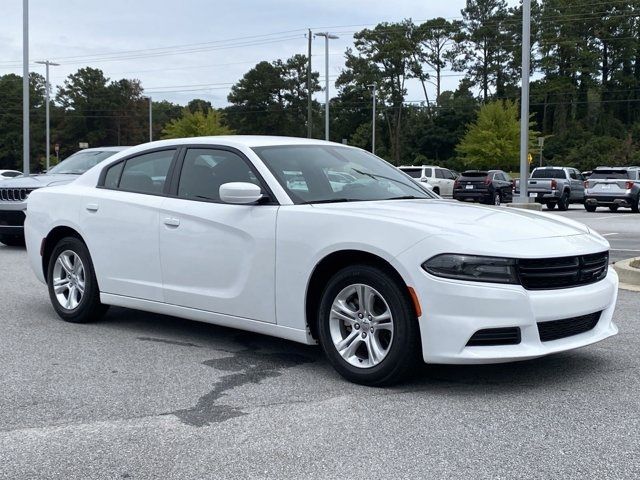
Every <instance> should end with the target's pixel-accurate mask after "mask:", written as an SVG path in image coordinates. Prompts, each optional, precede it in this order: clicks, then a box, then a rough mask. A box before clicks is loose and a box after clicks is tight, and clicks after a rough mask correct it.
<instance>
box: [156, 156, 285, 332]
mask: <svg viewBox="0 0 640 480" xmlns="http://www.w3.org/2000/svg"><path fill="white" fill-rule="evenodd" d="M182 156H183V160H182V162H179V163H181V164H182V167H181V172H180V177H179V180H178V182H177V185H176V187H175V188H176V190H175V192H172V193H173V194H174V195H172V197H171V198H167V199H165V200H164V202H163V204H162V208H161V212H160V256H161V264H162V277H163V284H164V297H165V301H166V302H167V303H170V304H173V305H179V306H184V307H191V308H196V309H199V310H205V311H208V312H214V313H220V314H225V315H232V316H236V317H242V318H248V319H252V320H260V321H265V322H271V323H274V322H275V243H276V217H277V214H278V206H277V205H273V204H262V205H230V204H225V203H222V202H221V200H220V195H219V189H220V186H221V185H222V184H224V183H228V182H251V183H255V184H258V185H260V186H261V187H263V190H264V186H263V185H262V182H261V181H260V180H259V176H258V175H257V174H256V173H255V170H254V169H253V168H252V166H251V165H250V163H249V161H248V160H247V159H246V158H244V157H243V156H241V154H239V153H237V152H234V151H230V150H227V149H222V148H189V149H187V150H186V151H185V152H184V153H183V154H182Z"/></svg>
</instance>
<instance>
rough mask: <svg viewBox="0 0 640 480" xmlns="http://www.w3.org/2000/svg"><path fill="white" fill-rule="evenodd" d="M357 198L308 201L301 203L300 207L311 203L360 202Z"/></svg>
mask: <svg viewBox="0 0 640 480" xmlns="http://www.w3.org/2000/svg"><path fill="white" fill-rule="evenodd" d="M362 201H363V200H360V199H358V198H325V199H323V200H310V201H308V202H302V205H310V204H313V203H340V202H362Z"/></svg>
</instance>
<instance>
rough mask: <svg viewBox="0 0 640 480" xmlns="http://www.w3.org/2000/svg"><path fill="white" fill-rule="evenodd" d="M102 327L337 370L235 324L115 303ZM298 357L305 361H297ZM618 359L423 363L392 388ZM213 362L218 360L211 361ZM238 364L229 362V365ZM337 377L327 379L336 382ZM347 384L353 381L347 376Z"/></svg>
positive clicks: (316, 355) (315, 350)
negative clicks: (228, 324) (133, 307)
mask: <svg viewBox="0 0 640 480" xmlns="http://www.w3.org/2000/svg"><path fill="white" fill-rule="evenodd" d="M100 324H101V325H102V326H103V328H108V329H110V328H115V329H118V330H120V331H122V330H130V331H132V333H134V334H135V335H136V338H137V339H138V340H140V341H150V342H159V343H166V344H176V345H183V346H185V345H186V346H191V347H194V348H203V349H211V350H217V351H224V352H227V353H230V354H238V353H240V354H249V356H250V357H251V361H252V363H253V364H257V365H258V366H259V365H260V363H261V362H262V363H264V367H265V368H267V367H268V368H271V367H272V363H273V362H274V355H275V356H276V357H277V358H278V359H281V358H284V357H286V356H289V357H291V358H292V359H296V362H295V363H297V364H302V363H311V362H314V363H317V367H318V370H319V371H318V375H319V376H323V375H325V374H326V375H335V377H336V378H338V374H337V373H335V372H334V371H333V370H332V369H331V368H328V364H327V361H326V360H325V358H324V355H323V353H322V350H321V349H320V347H318V346H309V345H302V344H298V343H296V342H291V341H288V340H283V339H280V338H275V337H269V336H267V335H261V334H256V333H251V332H246V331H241V330H236V329H233V328H227V327H221V326H217V325H211V324H207V323H201V322H195V321H190V320H184V319H180V318H176V317H170V316H165V315H157V314H152V313H145V312H140V311H136V310H129V309H125V308H112V309H111V310H110V312H109V313H108V314H107V316H106V317H105V319H104V321H102V322H100ZM298 360H300V361H299V362H298ZM245 361H246V359H245V358H243V355H235V357H233V358H230V359H229V360H228V361H227V363H228V362H232V363H233V362H237V363H238V368H239V367H240V366H241V365H242V364H243V363H245ZM611 362H613V360H612V359H611V358H610V357H609V356H608V355H605V354H604V353H603V351H602V350H599V349H589V348H585V349H580V350H574V351H571V352H564V353H558V354H555V355H551V356H548V357H542V358H539V359H534V360H527V361H521V362H513V363H503V364H494V365H420V366H419V367H418V368H417V369H416V371H415V373H414V375H413V376H412V377H411V378H410V379H409V380H408V381H406V382H404V383H402V384H400V385H398V386H396V387H392V388H391V391H398V390H399V391H434V390H439V389H448V390H451V389H456V388H458V389H466V388H469V389H474V390H477V388H478V387H482V388H485V389H486V388H490V389H491V390H493V391H502V392H508V391H521V390H522V389H527V388H532V389H537V388H546V387H553V388H562V387H563V386H564V385H567V386H569V385H572V386H574V385H575V384H576V383H580V382H582V381H589V380H590V379H591V380H592V379H593V376H594V374H596V375H597V374H604V373H605V372H607V371H610V370H611V369H612V368H614V366H613V365H611ZM211 366H214V365H211ZM233 368H235V367H234V366H233V365H225V368H224V369H225V370H227V369H233ZM336 378H333V379H327V380H329V381H335V379H336ZM344 382H345V384H346V385H349V383H348V382H347V381H346V380H345V381H344Z"/></svg>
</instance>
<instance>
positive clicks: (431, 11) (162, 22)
mask: <svg viewBox="0 0 640 480" xmlns="http://www.w3.org/2000/svg"><path fill="white" fill-rule="evenodd" d="M464 3H465V2H464V0H446V1H442V0H392V1H387V0H318V1H304V0H302V1H301V0H269V1H260V0H235V1H216V0H209V1H207V0H182V1H179V2H176V1H171V2H169V1H166V0H84V1H83V0H30V60H31V61H32V62H33V61H36V60H43V59H50V60H53V61H57V62H58V63H60V64H61V66H59V67H52V70H51V71H52V75H51V81H52V84H54V85H59V84H62V82H63V81H64V78H65V77H66V76H67V75H69V74H70V73H73V72H75V71H76V70H77V69H78V68H80V67H83V66H91V67H95V68H100V69H102V70H103V71H104V72H105V75H106V76H107V77H109V78H111V79H113V80H116V79H120V78H137V79H139V80H141V82H142V85H143V87H144V88H145V90H146V91H147V92H148V93H149V94H151V95H152V96H153V98H154V100H155V99H158V100H159V99H167V100H171V101H174V102H178V103H181V104H185V103H186V102H188V101H189V100H191V99H192V98H196V97H197V98H205V99H207V100H210V101H211V102H212V103H213V105H214V106H215V107H220V106H224V105H225V104H226V96H227V93H228V91H229V87H230V85H232V84H233V83H235V82H236V81H237V80H238V79H239V78H240V77H242V75H243V74H244V73H245V72H246V71H247V70H249V69H250V68H251V67H252V66H253V65H255V64H256V63H257V62H259V61H262V60H275V59H277V58H283V59H285V58H288V57H289V56H291V55H293V54H296V53H303V54H306V51H307V40H306V38H305V33H306V29H307V28H311V29H312V30H313V31H316V32H319V31H324V30H329V31H330V32H337V33H338V34H339V35H340V39H339V40H332V42H331V45H330V75H331V89H332V92H334V90H333V89H334V87H333V82H332V81H333V80H334V79H335V77H336V76H337V75H338V74H339V73H340V71H341V69H342V68H343V65H344V63H343V59H344V51H345V49H346V48H347V47H348V46H349V45H352V38H353V32H355V31H357V30H360V29H362V28H365V27H369V26H374V25H375V24H377V23H379V22H384V21H387V22H395V21H400V20H402V19H404V18H411V19H413V20H414V21H415V22H420V21H423V20H426V19H429V18H433V17H437V16H443V17H445V18H459V17H460V10H461V8H463V6H464ZM510 3H514V2H510ZM2 7H3V8H2V15H0V74H5V73H10V72H15V73H21V68H22V67H21V65H22V0H2ZM176 47H180V48H179V49H178V52H176ZM150 49H153V50H150ZM123 52H130V53H127V54H125V53H123ZM166 53H172V54H171V55H167V54H166ZM123 56H125V57H128V58H126V59H123V58H122V57H123ZM71 57H75V58H71ZM312 60H313V63H314V70H316V71H320V72H321V78H322V79H324V39H322V38H317V39H315V40H314V42H313V57H312ZM30 68H31V70H32V71H37V72H40V73H42V74H44V66H42V65H32V66H31V67H30ZM457 81H458V78H457V77H454V76H452V77H447V79H446V84H445V87H449V88H454V87H455V85H456V84H457ZM431 95H432V96H433V91H432V92H431ZM407 99H408V100H416V99H417V100H420V99H422V95H421V94H420V91H419V90H418V89H417V88H415V86H412V87H411V88H410V91H409V94H408V98H407ZM0 108H1V106H0Z"/></svg>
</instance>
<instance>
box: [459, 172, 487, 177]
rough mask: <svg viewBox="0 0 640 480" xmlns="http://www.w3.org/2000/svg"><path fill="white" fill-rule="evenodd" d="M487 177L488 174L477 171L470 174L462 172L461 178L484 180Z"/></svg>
mask: <svg viewBox="0 0 640 480" xmlns="http://www.w3.org/2000/svg"><path fill="white" fill-rule="evenodd" d="M487 175H489V172H479V171H471V172H462V175H461V177H463V178H478V177H480V178H485V177H486V176H487Z"/></svg>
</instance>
